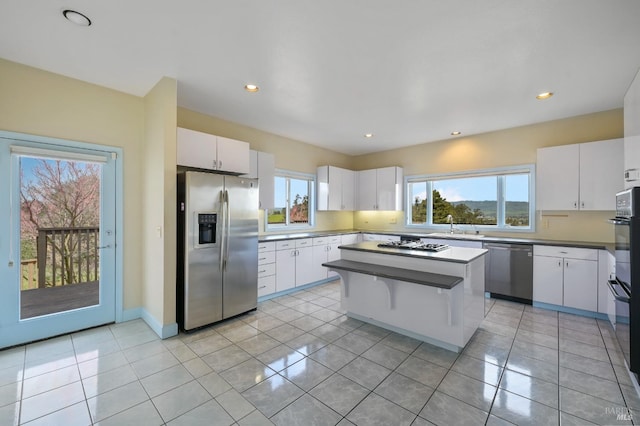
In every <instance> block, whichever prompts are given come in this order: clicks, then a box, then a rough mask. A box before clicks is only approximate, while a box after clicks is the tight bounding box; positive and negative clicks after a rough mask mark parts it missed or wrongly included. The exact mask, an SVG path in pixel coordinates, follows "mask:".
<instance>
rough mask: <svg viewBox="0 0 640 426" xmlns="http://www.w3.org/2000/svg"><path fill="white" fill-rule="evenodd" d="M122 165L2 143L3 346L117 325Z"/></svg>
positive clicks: (104, 157)
mask: <svg viewBox="0 0 640 426" xmlns="http://www.w3.org/2000/svg"><path fill="white" fill-rule="evenodd" d="M56 142H63V141H56ZM75 145H78V144H75ZM52 147H53V148H52ZM116 161H118V160H117V159H116V158H115V156H112V155H111V153H110V152H107V151H100V150H93V149H84V148H78V147H77V146H74V144H73V143H69V145H68V146H67V145H64V144H60V145H48V144H43V143H36V142H30V141H17V140H11V139H6V138H2V137H0V166H1V167H0V194H2V197H3V198H2V199H3V200H7V203H6V204H5V205H4V206H0V236H1V237H0V261H1V262H0V283H1V285H0V328H2V333H0V348H3V347H7V346H10V345H16V344H20V343H26V342H30V341H34V340H39V339H44V338H48V337H52V336H56V335H59V334H64V333H68V332H72V331H76V330H81V329H84V328H89V327H94V326H97V325H101V324H106V323H109V322H113V321H114V320H115V306H116V304H115V287H116V284H115V283H116V250H115V241H116V238H115V236H116V227H115V224H116V211H117V209H118V208H119V207H117V205H116V198H117V197H116Z"/></svg>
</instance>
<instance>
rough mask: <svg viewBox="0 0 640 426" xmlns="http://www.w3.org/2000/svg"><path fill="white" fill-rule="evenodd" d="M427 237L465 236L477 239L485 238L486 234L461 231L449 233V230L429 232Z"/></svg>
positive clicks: (465, 237)
mask: <svg viewBox="0 0 640 426" xmlns="http://www.w3.org/2000/svg"><path fill="white" fill-rule="evenodd" d="M427 237H434V238H464V239H469V240H472V239H476V238H478V239H479V238H484V235H482V234H463V233H460V232H454V233H453V234H451V233H449V232H434V233H431V234H427Z"/></svg>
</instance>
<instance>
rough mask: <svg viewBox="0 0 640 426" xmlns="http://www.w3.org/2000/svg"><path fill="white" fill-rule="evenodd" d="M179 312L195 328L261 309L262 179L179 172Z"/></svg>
mask: <svg viewBox="0 0 640 426" xmlns="http://www.w3.org/2000/svg"><path fill="white" fill-rule="evenodd" d="M177 241H178V247H177V252H178V259H177V297H176V302H177V306H176V308H177V309H176V313H177V320H178V324H179V326H180V328H181V329H183V330H186V331H189V330H192V329H195V328H199V327H202V326H205V325H208V324H211V323H214V322H217V321H220V320H223V319H226V318H231V317H233V316H236V315H239V314H242V313H244V312H247V311H250V310H252V309H255V308H256V306H257V297H258V296H257V282H258V181H257V180H255V179H248V178H242V177H237V176H229V175H221V174H214V173H203V172H194V171H187V172H181V173H179V174H178V238H177Z"/></svg>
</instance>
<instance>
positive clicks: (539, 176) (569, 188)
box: [536, 144, 580, 210]
mask: <svg viewBox="0 0 640 426" xmlns="http://www.w3.org/2000/svg"><path fill="white" fill-rule="evenodd" d="M537 156H538V159H537V164H536V192H537V204H538V207H537V208H538V210H577V209H578V201H579V200H578V195H579V189H580V186H579V170H580V169H579V164H580V150H579V146H578V144H574V145H564V146H554V147H551V148H540V149H538V152H537Z"/></svg>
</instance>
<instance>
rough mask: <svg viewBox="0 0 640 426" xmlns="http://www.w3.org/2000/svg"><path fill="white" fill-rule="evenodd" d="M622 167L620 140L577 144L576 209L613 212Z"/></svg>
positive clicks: (622, 147)
mask: <svg viewBox="0 0 640 426" xmlns="http://www.w3.org/2000/svg"><path fill="white" fill-rule="evenodd" d="M623 167H624V140H623V139H612V140H608V141H602V142H589V143H582V144H580V210H615V209H616V192H618V191H622V190H623V189H624V180H623V178H622V173H621V171H622V170H623Z"/></svg>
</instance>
